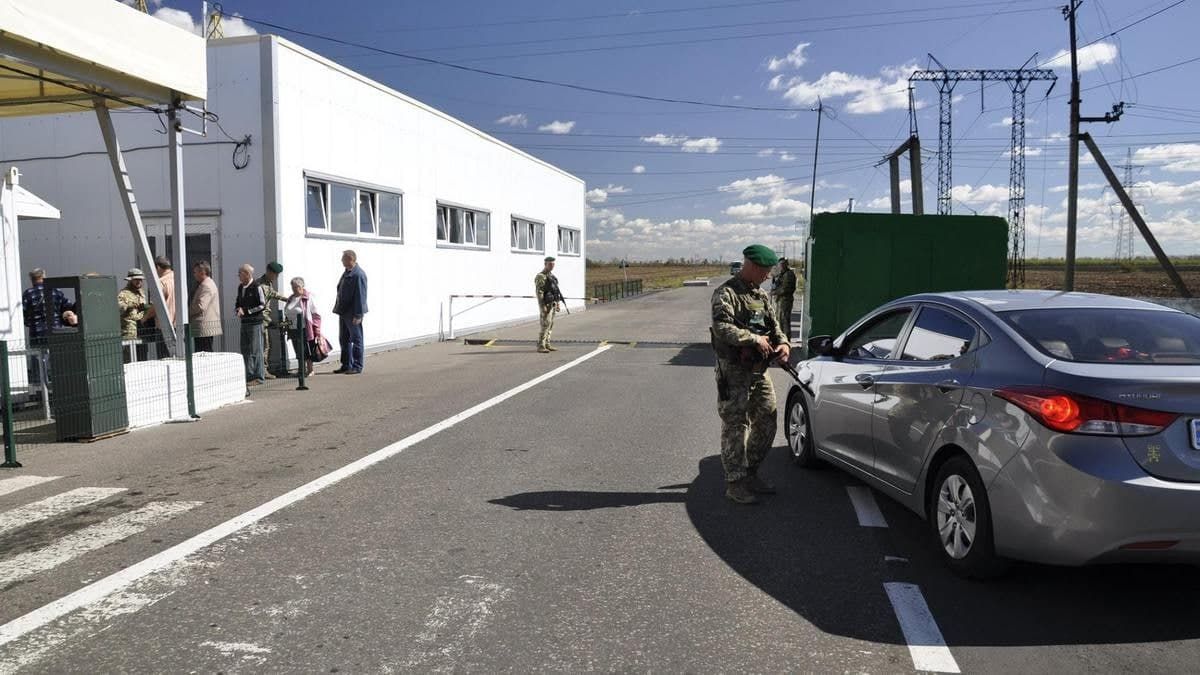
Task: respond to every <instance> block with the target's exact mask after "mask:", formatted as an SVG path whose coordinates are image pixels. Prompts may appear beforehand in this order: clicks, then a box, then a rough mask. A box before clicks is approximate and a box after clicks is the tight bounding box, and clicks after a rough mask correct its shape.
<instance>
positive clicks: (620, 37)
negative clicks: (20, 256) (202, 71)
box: [158, 0, 1200, 259]
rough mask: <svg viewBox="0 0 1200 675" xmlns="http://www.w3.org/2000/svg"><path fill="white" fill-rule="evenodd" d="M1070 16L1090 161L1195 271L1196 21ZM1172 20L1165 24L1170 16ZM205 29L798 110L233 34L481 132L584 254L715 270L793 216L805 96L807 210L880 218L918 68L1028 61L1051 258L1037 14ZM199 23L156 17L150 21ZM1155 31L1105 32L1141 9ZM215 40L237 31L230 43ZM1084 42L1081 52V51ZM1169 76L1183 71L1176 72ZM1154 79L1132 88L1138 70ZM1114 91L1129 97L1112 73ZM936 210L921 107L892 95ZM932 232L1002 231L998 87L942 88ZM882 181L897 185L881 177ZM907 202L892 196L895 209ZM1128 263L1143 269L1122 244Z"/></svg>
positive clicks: (1043, 54)
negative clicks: (988, 227)
mask: <svg viewBox="0 0 1200 675" xmlns="http://www.w3.org/2000/svg"><path fill="white" fill-rule="evenodd" d="M1176 2H1178V0H1162V1H1150V0H1122V1H1120V2H1117V1H1116V0H1086V2H1085V3H1084V5H1083V7H1082V8H1081V9H1080V12H1079V31H1080V44H1086V43H1090V42H1093V41H1095V44H1092V45H1090V46H1089V47H1087V48H1086V49H1085V51H1084V53H1083V54H1082V57H1083V58H1082V63H1083V68H1084V70H1083V72H1082V86H1083V88H1084V94H1083V112H1084V114H1085V115H1100V114H1102V113H1104V112H1106V111H1108V110H1109V109H1110V108H1111V106H1112V105H1113V104H1114V103H1115V102H1117V101H1125V102H1126V103H1127V104H1128V105H1129V107H1127V112H1126V114H1125V116H1124V117H1123V118H1122V119H1121V121H1120V122H1118V123H1116V124H1111V125H1104V124H1093V125H1087V126H1088V127H1089V129H1088V130H1090V131H1091V132H1092V134H1093V135H1094V136H1095V137H1096V138H1097V141H1098V142H1099V143H1100V145H1101V147H1102V149H1103V150H1104V151H1105V152H1106V154H1107V156H1108V157H1109V159H1110V161H1111V162H1112V163H1113V164H1123V163H1125V156H1126V153H1127V152H1132V153H1133V157H1134V163H1135V164H1138V165H1141V166H1142V168H1140V169H1138V170H1137V171H1136V173H1135V179H1136V181H1137V187H1136V188H1135V191H1134V198H1135V200H1136V201H1137V202H1138V203H1140V204H1142V205H1143V206H1144V213H1145V215H1146V218H1147V220H1148V221H1149V222H1150V224H1151V227H1152V228H1153V229H1154V231H1155V232H1156V234H1157V235H1158V236H1159V237H1160V238H1161V240H1162V241H1163V243H1164V246H1165V247H1166V249H1167V250H1168V252H1170V253H1173V254H1198V253H1200V89H1198V88H1197V87H1195V86H1194V83H1195V82H1196V81H1197V79H1198V78H1197V76H1198V75H1200V46H1197V45H1196V43H1195V41H1194V33H1195V27H1196V26H1197V25H1200V1H1198V0H1185V1H1184V2H1182V3H1180V4H1178V5H1176ZM1172 5H1176V6H1172ZM223 6H224V8H225V11H227V12H232V13H240V14H242V15H244V16H245V17H246V18H247V19H248V20H253V19H258V20H262V21H268V22H271V23H276V24H280V25H283V26H287V27H291V28H296V29H300V30H304V31H309V32H313V33H319V34H322V35H329V36H334V37H337V38H341V39H344V40H348V41H351V42H356V43H362V44H367V45H371V46H376V47H380V48H384V49H388V50H392V51H397V52H403V53H406V54H413V55H418V56H424V57H429V58H435V59H440V60H445V61H450V62H454V63H460V64H464V65H470V66H474V67H478V68H484V69H488V70H493V71H499V72H503V73H509V74H515V75H520V76H526V77H535V78H542V79H547V80H555V81H560V82H568V83H575V84H580V85H585V86H589V87H594V88H603V89H611V90H617V91H621V92H630V93H636V94H645V95H650V96H656V97H665V98H676V99H693V100H698V101H706V102H715V103H724V104H734V105H749V106H766V107H784V108H798V109H800V110H799V111H797V112H788V111H752V110H723V109H716V108H706V107H699V106H690V105H680V104H671V103H660V102H647V101H640V100H635V99H630V98H622V97H616V96H606V95H599V94H593V93H587V92H581V91H574V90H570V89H565V88H560V87H554V86H547V85H539V84H533V83H527V82H520V81H514V80H511V79H505V78H499V77H490V76H483V75H479V74H474V73H467V72H460V71H456V70H453V69H449V68H445V67H441V66H436V65H428V64H414V63H412V62H410V61H406V60H405V59H402V58H398V57H395V56H389V55H384V54H379V53H373V52H371V51H369V50H365V49H362V48H358V47H353V46H345V45H338V44H334V43H331V42H328V41H325V40H321V39H316V38H312V37H304V36H299V35H295V34H291V33H288V32H286V31H282V30H277V29H270V28H266V27H264V26H262V25H256V24H255V23H254V22H253V21H249V22H248V26H249V28H250V29H255V30H258V31H259V32H275V33H279V34H281V35H284V36H285V37H287V38H288V39H291V40H294V41H296V42H299V43H300V44H303V45H305V46H307V47H309V48H311V49H313V50H315V51H318V52H320V53H322V54H325V55H327V56H329V57H331V58H334V59H335V60H337V61H339V62H341V63H343V64H346V65H347V66H349V67H352V68H354V69H356V70H358V71H360V72H362V73H364V74H366V75H368V76H370V77H373V78H375V79H377V80H380V81H382V82H384V83H386V84H388V85H390V86H392V87H394V88H396V89H398V90H400V91H402V92H404V93H406V94H409V95H411V96H413V97H415V98H418V99H420V100H422V101H425V102H427V103H429V104H431V105H434V106H436V107H438V108H440V109H442V110H445V111H447V112H449V113H450V114H453V115H455V116H456V117H458V118H460V119H463V120H464V121H467V122H469V123H471V124H473V125H475V126H477V127H479V128H481V129H484V130H486V131H489V132H492V133H494V134H496V135H497V136H499V137H500V138H503V139H504V140H506V141H508V142H510V143H512V144H513V145H515V146H517V147H520V148H522V149H524V150H526V151H528V152H530V153H531V154H534V155H536V156H538V157H541V158H543V159H545V160H547V161H549V162H552V163H554V164H556V165H558V166H560V167H562V168H564V169H566V170H568V171H570V172H572V173H574V174H576V175H578V176H580V177H581V178H583V179H584V180H586V181H587V183H588V188H589V193H588V201H589V208H588V211H589V216H588V249H589V250H588V253H589V257H592V258H599V259H608V258H613V257H624V256H628V257H629V258H631V259H656V258H666V257H693V256H695V257H722V258H733V257H735V254H736V252H737V251H739V250H740V249H741V248H742V247H743V246H744V245H745V244H747V243H750V242H752V241H760V242H763V243H767V244H770V245H773V246H779V245H780V243H781V242H783V241H785V240H788V239H794V238H795V237H796V236H797V227H798V226H797V224H796V223H797V221H798V220H806V219H807V218H808V201H809V194H810V193H809V190H810V186H811V178H810V177H811V174H812V161H813V148H814V143H813V137H814V133H815V125H816V114H815V113H812V112H808V111H807V109H808V108H811V107H812V106H814V105H815V103H816V98H817V96H820V97H821V98H822V100H824V101H825V103H826V104H827V105H828V106H829V107H830V108H831V109H832V111H831V113H830V115H828V116H826V117H825V118H824V120H823V121H822V130H821V133H822V139H821V145H820V154H821V157H820V162H819V166H818V169H817V190H816V210H817V212H821V211H823V210H844V209H845V208H846V205H847V204H848V202H849V200H850V199H852V198H853V199H854V200H855V210H857V211H884V210H886V209H887V208H888V202H887V184H888V179H887V174H886V166H884V167H880V168H876V167H874V166H873V165H874V164H875V163H876V162H877V161H879V159H880V158H881V156H882V155H883V154H884V153H885V152H887V151H890V150H891V149H892V148H894V147H895V146H896V145H897V144H898V143H899V142H901V141H902V140H903V138H904V137H905V136H906V135H907V131H908V112H907V108H908V96H907V92H906V87H907V78H908V74H909V73H910V72H911V71H912V70H913V69H914V68H925V67H927V66H928V65H929V60H928V57H927V54H928V53H932V54H933V55H934V56H936V57H937V59H938V60H939V61H940V62H941V63H943V64H945V65H946V67H948V68H1016V67H1019V66H1020V65H1022V64H1023V63H1025V62H1026V60H1027V59H1029V58H1030V57H1031V56H1033V54H1034V53H1035V52H1036V53H1038V54H1039V55H1040V56H1039V61H1038V62H1039V63H1041V64H1044V65H1043V67H1051V68H1055V69H1056V70H1057V71H1058V73H1059V75H1060V77H1061V79H1060V80H1059V82H1058V84H1057V86H1055V87H1054V90H1053V91H1052V92H1051V95H1050V98H1045V97H1044V95H1045V93H1046V86H1045V85H1044V84H1042V83H1034V84H1033V85H1032V86H1031V87H1030V90H1029V93H1028V99H1027V101H1028V103H1027V110H1026V119H1027V134H1028V148H1029V150H1028V156H1027V160H1026V163H1027V173H1026V185H1027V188H1026V189H1027V193H1026V199H1027V204H1028V208H1027V221H1028V244H1027V248H1028V253H1029V255H1030V256H1034V255H1039V256H1042V257H1060V256H1062V255H1063V251H1064V240H1065V236H1064V235H1065V223H1066V215H1065V198H1066V192H1065V185H1066V182H1067V181H1066V179H1067V170H1066V159H1067V144H1066V141H1065V132H1066V130H1067V111H1068V108H1067V96H1066V94H1067V92H1068V91H1069V70H1068V68H1067V66H1068V62H1067V60H1066V59H1062V58H1060V59H1057V60H1055V59H1054V57H1055V56H1056V55H1057V54H1059V53H1060V52H1062V50H1064V49H1065V48H1066V46H1067V44H1068V38H1067V24H1066V22H1065V21H1064V20H1063V17H1062V13H1061V11H1060V9H1059V4H1058V3H1054V2H1045V1H1043V0H1012V1H990V2H987V1H982V0H963V1H960V2H953V1H951V0H911V1H909V2H892V1H887V0H871V1H867V0H861V1H860V0H847V1H846V2H841V3H824V2H814V1H811V0H695V1H693V2H683V1H682V0H613V1H610V2H605V3H579V2H544V1H535V0H513V1H509V2H468V1H465V0H443V1H440V2H391V1H385V0H362V1H353V0H351V1H347V2H342V3H298V2H291V1H284V0H254V1H249V0H242V1H239V0H228V1H226V2H224V3H223ZM172 10H183V11H189V12H190V13H191V15H192V16H193V17H197V16H198V15H199V2H190V1H189V2H186V3H185V2H178V1H176V0H168V2H166V5H165V7H159V10H158V11H160V12H163V14H162V16H163V18H168V19H173V20H175V21H177V22H178V21H180V20H181V19H182V15H181V14H180V13H179V12H178V11H174V12H173V11H172ZM1159 10H1165V11H1163V12H1162V13H1161V14H1158V15H1157V16H1153V17H1152V18H1149V19H1146V20H1145V21H1143V22H1141V23H1139V24H1137V25H1135V26H1132V27H1130V28H1128V29H1126V30H1122V31H1120V32H1119V33H1118V34H1117V35H1116V36H1114V37H1108V38H1105V37H1104V36H1106V35H1107V34H1109V33H1111V32H1113V31H1116V30H1118V29H1121V28H1122V27H1124V26H1126V25H1128V24H1131V23H1133V22H1135V21H1138V20H1139V19H1142V18H1143V17H1146V16H1148V15H1151V14H1153V13H1154V12H1156V11H1159ZM231 28H233V29H235V30H238V29H242V28H243V26H241V25H235V26H232V27H231ZM1102 38H1103V39H1102ZM1188 59H1197V60H1196V61H1193V62H1191V63H1186V64H1183V65H1176V64H1179V63H1180V62H1183V61H1186V60H1188ZM1164 67H1168V68H1167V69H1165V70H1162V71H1160V72H1156V73H1149V74H1143V73H1147V72H1148V71H1154V70H1157V69H1160V68H1164ZM1135 76H1136V77H1135ZM915 95H916V101H917V106H918V125H919V131H920V135H921V138H922V143H923V145H924V147H925V149H926V153H925V158H924V163H925V170H924V174H925V176H924V183H923V184H924V186H925V190H924V192H925V196H926V206H927V211H930V212H932V211H933V210H934V208H935V204H936V189H937V164H936V157H935V156H934V152H936V149H937V129H938V126H937V93H936V90H935V89H934V86H933V85H932V84H928V83H918V84H917V86H916V89H915ZM955 99H956V101H955V105H954V137H955V140H954V159H955V161H954V169H953V177H954V185H955V190H954V196H955V199H954V202H953V210H954V212H955V213H970V212H972V211H975V212H979V213H988V214H997V215H1003V214H1004V213H1005V211H1006V207H1007V199H1008V176H1009V171H1008V168H1009V158H1008V156H1007V155H1006V151H1007V149H1008V143H1009V133H1010V128H1009V126H1008V124H1007V119H1010V118H1011V113H1010V103H1011V95H1010V93H1009V91H1008V89H1007V87H1006V85H1004V84H995V85H991V86H988V87H986V88H985V89H984V90H983V92H982V103H981V92H980V85H979V83H970V82H964V83H961V84H960V85H958V88H957V89H956V90H955ZM1081 166H1082V171H1081V178H1080V182H1081V184H1082V185H1083V187H1082V189H1081V193H1080V241H1079V248H1080V253H1081V255H1090V256H1100V257H1108V256H1111V255H1113V251H1114V248H1115V243H1114V242H1115V239H1114V231H1115V230H1114V217H1115V216H1114V214H1115V213H1116V207H1115V206H1114V205H1115V203H1116V202H1115V198H1114V196H1113V194H1112V192H1111V190H1105V189H1103V186H1102V182H1103V176H1102V175H1101V174H1100V172H1099V170H1098V169H1096V168H1095V166H1094V164H1093V163H1092V162H1091V161H1090V159H1088V158H1086V157H1085V158H1084V159H1083V160H1082V161H1081ZM903 177H904V178H906V179H907V178H908V176H907V172H905V174H904V176H903ZM905 204H906V206H907V200H906V202H905ZM1137 252H1138V253H1139V254H1141V255H1146V254H1148V249H1147V247H1146V246H1145V244H1144V243H1142V242H1141V241H1140V240H1139V241H1138V245H1137Z"/></svg>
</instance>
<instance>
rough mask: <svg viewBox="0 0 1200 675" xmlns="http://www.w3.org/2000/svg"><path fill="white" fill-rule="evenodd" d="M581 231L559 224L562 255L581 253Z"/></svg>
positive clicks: (559, 245)
mask: <svg viewBox="0 0 1200 675" xmlns="http://www.w3.org/2000/svg"><path fill="white" fill-rule="evenodd" d="M580 235H581V233H580V231H579V230H575V229H572V228H569V227H563V226H561V225H559V226H558V252H559V254H561V255H579V254H580V245H581V241H580Z"/></svg>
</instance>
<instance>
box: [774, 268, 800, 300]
mask: <svg viewBox="0 0 1200 675" xmlns="http://www.w3.org/2000/svg"><path fill="white" fill-rule="evenodd" d="M795 294H796V270H793V269H791V268H788V269H786V270H783V271H782V272H780V273H779V274H777V275H776V276H775V279H774V284H773V287H772V288H771V295H778V296H780V297H784V298H790V297H792V296H793V295H795Z"/></svg>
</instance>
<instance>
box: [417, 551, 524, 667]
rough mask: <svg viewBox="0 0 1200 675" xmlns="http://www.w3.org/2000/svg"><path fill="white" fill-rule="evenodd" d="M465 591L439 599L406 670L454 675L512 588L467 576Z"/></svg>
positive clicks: (418, 638)
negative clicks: (469, 646)
mask: <svg viewBox="0 0 1200 675" xmlns="http://www.w3.org/2000/svg"><path fill="white" fill-rule="evenodd" d="M458 581H459V582H460V584H461V588H458V589H456V590H454V591H452V592H450V593H447V594H445V595H443V596H441V597H439V598H438V599H437V601H436V602H435V603H434V605H433V610H432V611H431V612H430V613H429V618H428V619H426V621H425V627H424V629H423V630H422V631H421V632H420V633H419V634H418V635H417V637H416V640H414V642H415V643H416V646H415V649H414V651H413V654H412V656H410V657H409V660H408V662H407V663H406V664H404V665H405V669H406V670H419V671H424V672H453V671H454V670H457V666H458V661H459V660H460V659H461V658H462V655H463V654H464V653H465V652H466V648H467V646H468V645H470V644H471V642H472V641H473V640H474V638H475V636H476V635H477V634H478V633H479V631H480V629H481V628H483V626H484V625H485V624H487V623H488V622H489V621H490V620H491V618H492V606H493V605H495V604H496V603H498V602H500V601H501V600H503V599H505V598H507V597H508V596H509V595H510V594H511V593H512V589H510V588H505V587H504V586H501V585H500V584H496V583H491V582H488V581H485V580H484V579H483V578H481V577H477V576H471V575H464V576H461V577H459V578H458Z"/></svg>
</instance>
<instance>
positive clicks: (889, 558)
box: [883, 555, 908, 563]
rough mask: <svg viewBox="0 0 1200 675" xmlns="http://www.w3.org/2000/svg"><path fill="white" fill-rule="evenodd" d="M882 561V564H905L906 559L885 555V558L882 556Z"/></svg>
mask: <svg viewBox="0 0 1200 675" xmlns="http://www.w3.org/2000/svg"><path fill="white" fill-rule="evenodd" d="M883 561H884V562H894V563H906V562H908V558H901V557H900V556H896V555H885V556H883Z"/></svg>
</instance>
